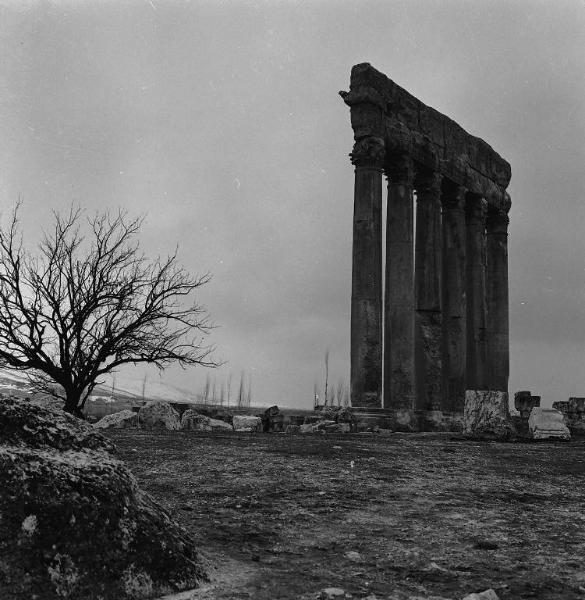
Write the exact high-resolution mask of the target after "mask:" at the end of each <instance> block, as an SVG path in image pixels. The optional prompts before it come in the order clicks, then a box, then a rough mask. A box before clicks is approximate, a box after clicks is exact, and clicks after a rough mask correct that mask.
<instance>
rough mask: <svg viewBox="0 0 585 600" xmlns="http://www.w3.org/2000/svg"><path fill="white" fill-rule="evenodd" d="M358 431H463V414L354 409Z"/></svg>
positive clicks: (368, 408) (352, 409)
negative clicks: (374, 429)
mask: <svg viewBox="0 0 585 600" xmlns="http://www.w3.org/2000/svg"><path fill="white" fill-rule="evenodd" d="M350 410H351V412H352V413H353V414H354V415H355V417H356V419H357V423H358V429H362V428H366V427H379V428H380V429H390V430H392V431H401V432H409V433H412V432H418V431H454V432H455V431H462V430H463V413H457V412H442V411H417V410H409V409H386V408H370V407H367V408H366V407H352V408H351V409H350Z"/></svg>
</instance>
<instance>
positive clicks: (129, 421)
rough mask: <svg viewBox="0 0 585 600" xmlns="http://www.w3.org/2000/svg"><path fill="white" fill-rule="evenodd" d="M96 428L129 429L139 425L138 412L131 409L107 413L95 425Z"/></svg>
mask: <svg viewBox="0 0 585 600" xmlns="http://www.w3.org/2000/svg"><path fill="white" fill-rule="evenodd" d="M93 426H94V427H95V428H96V429H127V428H129V427H138V413H135V412H133V411H131V410H121V411H120V412H117V413H113V414H111V415H106V416H105V417H103V418H101V419H100V420H99V421H98V422H97V423H94V425H93Z"/></svg>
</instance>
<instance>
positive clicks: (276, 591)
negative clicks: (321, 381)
mask: <svg viewBox="0 0 585 600" xmlns="http://www.w3.org/2000/svg"><path fill="white" fill-rule="evenodd" d="M108 436H109V437H110V438H111V439H112V440H113V441H115V443H116V444H117V446H118V448H119V451H120V456H121V458H123V459H124V460H125V461H126V462H127V464H128V465H129V466H130V468H131V469H132V471H133V472H134V474H135V475H136V477H137V478H138V480H139V482H140V484H141V486H142V487H143V488H144V489H146V490H147V491H148V492H150V493H151V494H152V495H153V496H154V497H155V498H157V499H158V500H159V501H160V502H161V503H162V504H163V505H164V506H165V507H166V508H167V509H168V510H169V511H170V512H171V514H173V515H174V517H175V518H176V519H177V520H178V521H179V522H180V523H181V524H182V525H183V526H184V527H186V528H187V529H188V530H189V531H190V532H191V533H192V535H193V536H194V538H195V539H196V540H198V544H199V547H200V549H201V552H202V554H203V556H204V557H205V558H206V560H207V561H208V563H209V565H210V571H211V574H212V584H211V585H210V586H207V587H206V588H204V590H202V591H201V592H200V594H198V595H197V596H196V597H197V598H209V599H211V598H213V599H218V600H219V599H228V598H229V599H238V598H254V599H258V600H276V599H293V598H294V599H298V598H306V599H308V598H314V597H315V594H316V593H317V592H318V591H319V590H320V589H323V588H325V587H340V588H343V589H344V590H345V591H346V592H347V593H349V594H352V596H353V597H354V598H364V597H366V596H368V595H370V594H375V595H376V596H377V597H378V598H385V599H387V598H392V599H397V600H402V599H403V598H408V597H409V596H423V597H428V596H432V595H435V596H444V597H447V598H453V599H460V598H463V597H464V596H465V595H466V594H469V593H471V592H478V591H482V590H485V589H488V588H493V589H494V590H495V591H496V592H497V594H498V596H499V597H500V599H501V600H518V599H521V598H542V599H546V600H556V599H558V600H561V599H563V600H570V599H573V598H580V599H585V560H584V559H585V475H584V473H585V441H583V440H577V441H572V442H570V443H562V442H556V443H552V442H538V443H495V442H488V441H470V440H465V439H458V438H456V437H454V436H450V435H447V434H392V435H386V436H380V435H376V434H370V435H367V434H355V435H344V436H342V435H337V436H299V435H285V434H236V433H234V434H223V435H219V434H212V433H201V432H168V433H146V432H144V431H137V430H117V431H114V430H110V431H109V432H108ZM348 552H353V553H354V554H349V555H346V553H348ZM355 553H358V554H355Z"/></svg>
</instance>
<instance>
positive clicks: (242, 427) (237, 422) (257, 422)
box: [232, 415, 262, 433]
mask: <svg viewBox="0 0 585 600" xmlns="http://www.w3.org/2000/svg"><path fill="white" fill-rule="evenodd" d="M232 424H233V427H234V430H235V431H249V432H256V433H258V432H262V419H261V418H260V417H254V416H252V415H234V418H233V423H232Z"/></svg>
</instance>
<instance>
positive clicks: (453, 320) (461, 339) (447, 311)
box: [441, 183, 467, 413]
mask: <svg viewBox="0 0 585 600" xmlns="http://www.w3.org/2000/svg"><path fill="white" fill-rule="evenodd" d="M465 192H466V190H465V188H464V187H461V186H459V187H456V186H453V185H452V184H451V185H448V184H447V183H445V184H444V189H443V194H442V196H441V201H442V203H443V213H442V227H443V273H442V275H443V290H442V326H443V344H444V351H443V373H444V377H443V403H442V407H441V408H442V409H443V411H451V412H461V413H462V412H463V407H464V406H465V389H466V388H465V369H466V365H467V356H466V353H467V345H466V335H467V316H466V315H467V298H466V295H465V263H466V243H465V212H464V205H465Z"/></svg>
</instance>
